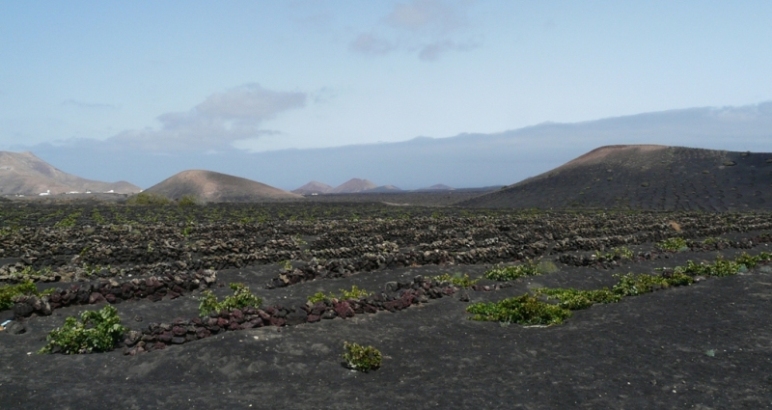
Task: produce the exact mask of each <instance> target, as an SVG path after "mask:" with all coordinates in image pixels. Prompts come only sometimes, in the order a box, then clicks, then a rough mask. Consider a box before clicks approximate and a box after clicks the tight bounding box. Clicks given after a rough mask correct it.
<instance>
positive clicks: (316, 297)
mask: <svg viewBox="0 0 772 410" xmlns="http://www.w3.org/2000/svg"><path fill="white" fill-rule="evenodd" d="M371 294H372V293H371V292H368V291H366V290H364V289H360V288H358V287H357V286H356V285H353V286H351V290H346V289H340V293H339V294H337V295H336V294H335V293H333V292H330V293H329V294H327V295H325V294H324V292H316V293H314V294H313V295H311V296H309V297H308V301H309V302H311V303H319V302H333V301H338V300H357V299H362V298H366V297H368V296H370V295H371Z"/></svg>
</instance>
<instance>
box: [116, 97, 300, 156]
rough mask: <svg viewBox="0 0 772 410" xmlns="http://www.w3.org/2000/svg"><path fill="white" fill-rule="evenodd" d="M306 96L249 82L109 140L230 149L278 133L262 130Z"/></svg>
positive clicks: (156, 148) (161, 147) (160, 148)
mask: <svg viewBox="0 0 772 410" xmlns="http://www.w3.org/2000/svg"><path fill="white" fill-rule="evenodd" d="M306 99H307V95H306V93H301V92H280V91H272V90H267V89H265V88H263V87H261V86H260V85H258V84H247V85H243V86H240V87H236V88H233V89H231V90H228V91H225V92H221V93H216V94H212V95H211V96H209V97H207V99H206V100H204V101H203V102H202V103H201V104H199V105H197V106H195V107H193V108H192V109H190V110H189V111H185V112H170V113H165V114H162V115H160V116H159V117H158V121H160V122H161V127H160V128H159V129H152V128H146V129H143V130H131V131H125V132H122V133H120V134H118V135H116V136H114V137H112V138H110V139H108V140H107V141H106V142H107V143H109V144H111V145H118V146H121V147H130V148H134V149H140V150H143V151H150V152H179V151H198V152H205V151H209V150H216V149H222V148H227V147H229V146H230V144H231V143H233V142H234V141H238V140H241V139H247V138H259V137H260V136H262V135H274V134H276V131H271V130H264V129H261V128H260V126H261V124H262V123H263V122H264V121H266V120H269V119H272V118H275V117H276V116H277V115H278V114H280V113H282V112H284V111H288V110H292V109H296V108H302V107H303V106H305V104H306Z"/></svg>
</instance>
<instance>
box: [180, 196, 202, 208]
mask: <svg viewBox="0 0 772 410" xmlns="http://www.w3.org/2000/svg"><path fill="white" fill-rule="evenodd" d="M195 205H198V201H197V200H196V197H194V196H193V195H183V196H182V198H180V199H178V200H177V206H182V207H185V206H195Z"/></svg>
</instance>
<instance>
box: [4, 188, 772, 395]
mask: <svg viewBox="0 0 772 410" xmlns="http://www.w3.org/2000/svg"><path fill="white" fill-rule="evenodd" d="M0 213H1V214H2V218H0V284H2V285H6V286H8V285H15V284H19V283H23V282H24V281H27V280H32V281H34V283H35V286H36V288H37V289H38V290H39V292H40V293H39V294H38V295H33V294H29V295H24V296H19V297H16V298H15V299H14V301H13V304H12V306H11V307H10V308H8V309H7V310H3V311H0V322H3V321H5V320H7V319H10V320H11V322H9V324H7V325H6V326H7V328H6V329H5V330H4V331H0V359H2V360H1V361H0V367H2V371H0V407H2V408H30V409H31V408H42V407H57V408H76V407H77V408H81V409H89V408H104V407H105V406H110V407H117V408H150V407H164V408H186V409H189V408H218V407H239V408H241V407H243V408H286V407H293V408H300V409H304V408H308V409H312V408H314V409H315V408H344V409H345V408H352V409H353V408H380V407H382V405H383V403H389V406H410V407H415V408H436V407H441V408H528V409H535V408H544V409H548V408H572V407H574V408H652V407H655V408H690V407H694V408H703V409H710V408H716V409H718V408H727V407H732V408H764V407H768V406H770V405H772V395H770V394H769V388H768V386H769V382H770V378H769V376H768V375H769V374H772V373H771V372H770V371H772V361H770V359H769V357H772V355H770V353H772V351H771V350H772V345H770V343H769V340H772V333H771V332H770V330H769V329H768V326H766V322H767V316H768V307H769V306H768V304H769V295H770V292H771V291H772V289H770V287H769V286H770V285H769V274H770V273H772V266H770V265H769V264H768V263H767V262H763V263H760V264H759V265H758V266H752V268H750V269H742V270H740V273H738V274H731V275H729V274H727V275H725V276H722V277H714V276H710V275H704V274H691V275H692V276H691V278H692V279H690V280H691V282H689V283H691V285H690V286H678V287H674V288H666V287H664V288H663V287H660V288H657V289H659V290H658V291H656V292H651V293H647V294H641V295H640V296H633V297H626V298H624V299H622V300H620V301H618V302H616V303H609V304H599V305H595V306H593V307H592V308H589V309H585V310H577V311H576V312H575V313H574V314H573V316H572V317H570V318H568V319H567V320H566V321H565V322H564V323H563V324H559V325H552V326H546V327H545V326H537V327H524V326H521V325H518V324H516V323H496V322H478V321H473V320H470V318H471V315H470V314H469V313H467V312H466V309H467V307H469V306H470V305H471V304H474V303H477V302H494V301H500V300H502V299H504V298H509V297H514V296H518V295H523V294H529V293H534V292H536V291H537V289H539V288H543V287H550V288H567V287H572V288H577V289H587V290H589V289H600V288H602V287H611V286H612V285H613V284H614V283H616V282H617V281H618V280H619V276H615V275H620V274H627V273H628V272H633V273H636V274H647V275H652V276H655V277H670V276H668V275H672V272H673V271H674V269H676V268H677V267H682V266H687V265H689V262H688V261H693V262H695V263H697V264H701V263H714V262H715V261H724V260H733V259H734V258H740V259H738V260H742V258H746V259H747V258H748V257H749V256H747V255H751V256H758V255H764V254H765V253H768V252H769V251H770V249H769V243H770V242H772V218H770V215H769V214H767V213H722V214H712V213H701V212H611V211H599V212H588V211H585V212H544V211H516V210H515V211H513V210H486V209H483V210H475V209H464V208H436V207H431V208H430V207H412V206H411V207H408V206H405V207H394V206H387V205H383V204H377V203H358V204H342V203H321V202H309V203H286V204H270V203H266V204H219V205H207V206H177V205H169V206H162V207H160V206H155V207H149V206H148V207H143V206H125V205H120V204H112V205H99V204H91V205H85V204H79V205H66V204H65V205H57V206H46V205H39V204H33V203H2V204H0ZM671 243H674V244H676V245H675V246H671V245H669V244H671ZM744 253H747V255H746V256H743V254H744ZM717 257H718V258H719V259H717ZM716 263H718V262H716ZM528 264H533V265H534V266H536V265H537V264H538V266H539V267H540V268H539V270H538V272H536V271H534V272H532V273H531V274H528V275H525V276H522V277H519V278H517V279H514V280H508V281H499V280H494V279H491V278H490V277H486V276H485V275H488V272H490V271H491V270H494V269H503V268H506V267H517V266H524V265H528ZM700 266H702V265H700ZM542 267H543V269H542ZM445 274H447V275H445ZM462 279H463V280H462ZM465 280H466V281H467V282H465ZM234 283H241V284H244V285H245V286H248V287H249V289H250V290H251V291H252V292H253V293H254V295H256V296H258V297H259V298H261V299H262V301H263V303H262V305H261V306H258V307H245V308H238V309H230V310H227V311H221V312H212V313H211V314H204V315H202V314H200V311H199V308H200V305H201V304H202V303H203V300H204V299H205V296H206V295H207V292H213V294H214V295H215V296H217V297H218V298H224V297H226V296H228V295H230V294H231V293H232V290H231V289H230V287H229V285H231V284H234ZM353 286H356V287H357V288H358V289H362V290H365V291H367V294H365V295H360V296H352V297H350V298H340V297H339V298H322V299H314V301H311V300H310V298H311V297H312V296H314V295H318V294H319V293H320V292H321V293H322V295H323V296H324V295H329V294H331V293H337V292H342V290H345V289H353V288H352V287H353ZM655 290H656V289H655ZM642 293H643V292H642ZM553 303H555V302H553ZM104 306H114V307H115V308H116V309H117V311H118V314H119V316H120V318H121V319H122V323H123V325H124V326H126V327H127V328H128V331H127V332H126V333H125V334H124V335H123V337H122V338H121V340H120V342H119V343H118V344H117V345H116V346H114V347H115V349H114V350H112V351H109V352H105V353H92V354H75V355H65V354H61V353H58V352H56V351H54V352H53V353H50V354H37V353H36V352H37V351H38V350H40V349H41V348H42V347H43V346H45V345H46V336H47V335H48V333H49V332H50V331H52V330H53V329H56V328H58V327H60V326H62V324H63V322H64V320H65V317H68V316H75V315H78V314H79V312H81V311H84V310H96V309H100V308H102V307H104ZM345 341H348V342H357V343H363V344H368V345H373V346H375V347H377V348H378V349H380V351H381V352H383V355H384V362H383V366H382V368H380V369H378V370H376V371H372V372H370V373H360V372H356V371H353V370H349V369H347V368H346V367H344V366H342V365H341V362H342V359H341V354H342V346H343V342H345ZM84 374H88V375H90V376H89V377H87V378H84V377H82V375H84Z"/></svg>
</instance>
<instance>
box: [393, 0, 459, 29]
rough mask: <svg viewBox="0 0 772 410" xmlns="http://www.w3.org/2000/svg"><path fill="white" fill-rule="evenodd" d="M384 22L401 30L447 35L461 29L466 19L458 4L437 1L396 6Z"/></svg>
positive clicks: (423, 1) (421, 0)
mask: <svg viewBox="0 0 772 410" xmlns="http://www.w3.org/2000/svg"><path fill="white" fill-rule="evenodd" d="M454 6H455V7H454ZM385 20H386V22H387V23H388V24H389V25H391V26H393V27H397V28H401V29H406V30H411V31H426V30H428V31H434V32H438V33H448V32H451V31H454V30H458V29H460V28H461V27H463V26H464V25H465V24H466V21H467V18H466V16H465V15H464V14H462V10H461V6H460V5H458V4H455V5H451V4H449V3H446V2H442V1H439V0H415V1H412V2H410V3H407V4H403V3H400V4H397V5H396V6H394V9H393V10H392V11H391V13H389V15H388V16H386V19H385Z"/></svg>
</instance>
